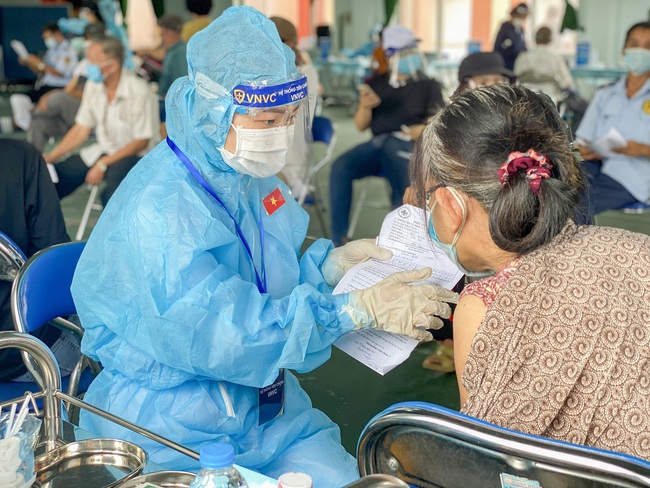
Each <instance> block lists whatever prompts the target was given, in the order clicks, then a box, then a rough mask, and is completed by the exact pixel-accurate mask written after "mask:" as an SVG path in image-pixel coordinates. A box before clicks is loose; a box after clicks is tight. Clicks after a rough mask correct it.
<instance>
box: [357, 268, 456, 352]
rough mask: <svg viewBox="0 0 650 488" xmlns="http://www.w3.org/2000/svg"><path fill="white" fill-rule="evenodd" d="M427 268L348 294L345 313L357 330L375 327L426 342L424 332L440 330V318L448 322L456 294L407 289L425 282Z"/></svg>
mask: <svg viewBox="0 0 650 488" xmlns="http://www.w3.org/2000/svg"><path fill="white" fill-rule="evenodd" d="M430 274H431V270H430V269H429V268H424V269H418V270H413V271H402V272H400V273H395V274H392V275H390V276H389V277H388V278H385V279H384V280H383V281H380V282H379V283H377V284H376V285H375V286H373V287H370V288H368V289H365V290H356V291H353V292H351V293H350V302H349V304H348V305H347V306H345V311H346V312H347V313H348V314H349V315H350V317H351V318H352V320H353V321H354V323H355V324H356V326H357V328H363V327H368V326H370V327H376V328H378V329H383V330H386V331H388V332H393V333H395V334H402V335H406V336H409V337H412V338H414V339H417V340H419V341H430V340H431V339H432V336H431V334H430V333H429V332H427V330H426V329H439V328H440V327H442V320H440V318H439V317H442V318H449V316H450V315H451V308H450V307H449V305H448V304H447V302H449V303H457V302H458V294H457V293H454V292H452V291H449V290H447V289H445V288H442V287H440V286H436V285H427V284H421V285H411V284H412V283H415V282H418V281H422V280H425V279H427V278H428V277H429V275H430Z"/></svg>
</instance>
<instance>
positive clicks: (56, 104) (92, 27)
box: [27, 23, 106, 152]
mask: <svg viewBox="0 0 650 488" xmlns="http://www.w3.org/2000/svg"><path fill="white" fill-rule="evenodd" d="M105 37H106V34H105V31H104V24H102V23H93V24H89V25H87V26H86V28H85V29H84V41H85V42H86V43H91V42H92V41H96V40H99V39H103V38H105ZM84 49H85V48H84ZM87 66H88V60H87V59H85V58H84V59H82V60H81V61H80V62H79V64H77V67H76V68H75V71H74V74H73V75H72V79H71V80H70V83H68V84H67V85H66V86H65V88H63V90H50V91H49V92H47V93H46V94H45V95H43V96H42V97H41V98H40V99H39V101H38V104H37V105H36V109H35V110H34V112H33V117H32V122H31V124H30V125H29V131H28V132H27V142H29V143H31V144H33V145H34V147H36V149H38V150H39V151H40V152H43V151H44V150H45V145H46V144H47V142H48V141H49V140H50V138H51V137H54V138H60V137H63V136H64V135H65V133H66V132H68V130H69V129H70V127H72V126H73V125H74V119H75V117H76V115H77V111H78V110H79V105H81V96H82V94H83V90H84V85H85V84H86V79H87V76H86V68H87Z"/></svg>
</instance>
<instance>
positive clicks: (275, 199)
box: [262, 188, 286, 215]
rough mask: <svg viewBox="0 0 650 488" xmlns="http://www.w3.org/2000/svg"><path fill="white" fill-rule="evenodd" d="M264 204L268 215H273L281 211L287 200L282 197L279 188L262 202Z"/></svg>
mask: <svg viewBox="0 0 650 488" xmlns="http://www.w3.org/2000/svg"><path fill="white" fill-rule="evenodd" d="M262 203H263V204H264V209H265V210H266V214H267V215H273V213H274V212H275V211H276V210H277V209H279V208H280V207H281V206H282V205H284V204H285V203H286V200H285V199H284V197H283V196H282V192H281V191H280V189H279V188H276V189H275V190H273V191H272V192H271V193H269V194H268V195H267V196H265V197H264V199H263V200H262Z"/></svg>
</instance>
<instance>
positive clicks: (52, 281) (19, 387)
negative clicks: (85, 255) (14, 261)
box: [0, 242, 99, 400]
mask: <svg viewBox="0 0 650 488" xmlns="http://www.w3.org/2000/svg"><path fill="white" fill-rule="evenodd" d="M84 246H85V242H75V243H66V244H58V245H55V246H51V247H48V248H47V249H43V250H42V251H39V252H38V253H36V254H34V255H33V256H32V257H31V258H30V259H29V260H28V261H27V262H26V263H25V266H23V267H22V268H21V269H20V271H19V273H18V276H17V277H16V280H15V281H14V284H13V287H12V290H11V313H12V317H13V319H14V325H15V327H16V330H17V331H18V332H22V333H30V332H34V331H36V330H38V329H40V328H41V327H43V326H44V325H45V324H47V323H48V322H51V323H53V324H55V325H57V326H58V327H60V328H62V329H65V330H70V331H72V332H73V333H74V334H76V335H77V336H78V337H80V338H81V336H82V335H83V329H82V328H81V327H80V326H78V325H76V324H74V323H72V322H70V321H68V320H65V319H63V318H61V317H65V316H68V315H72V314H75V313H76V307H75V305H74V302H73V300H72V294H71V293H70V285H71V283H72V276H73V274H74V270H75V267H76V265H77V262H78V261H79V256H80V255H81V252H82V251H83V248H84ZM23 359H24V360H25V364H26V366H27V368H28V369H29V370H30V372H31V373H32V375H33V376H34V377H35V378H36V379H37V383H24V382H23V383H19V382H7V383H3V384H2V385H1V386H0V399H1V400H6V399H10V398H16V397H19V396H21V395H22V394H23V393H24V392H25V391H32V392H37V391H40V390H41V387H40V386H39V385H42V380H41V374H40V372H39V369H38V366H37V365H36V363H35V362H34V360H33V359H32V358H31V356H29V355H28V354H26V353H25V354H23ZM86 366H90V370H89V369H85V368H86ZM98 371H99V367H98V366H97V364H96V363H94V361H91V360H89V359H88V358H85V357H83V356H82V358H81V359H80V361H79V363H78V364H77V365H76V367H75V369H74V370H73V371H72V373H71V374H70V376H66V377H64V378H63V379H62V389H63V390H64V391H67V392H68V393H69V394H70V395H73V396H76V395H77V394H78V393H81V392H84V391H86V389H87V388H88V385H90V382H91V381H92V379H93V378H94V374H93V372H94V373H97V372H98Z"/></svg>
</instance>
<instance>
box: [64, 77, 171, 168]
mask: <svg viewBox="0 0 650 488" xmlns="http://www.w3.org/2000/svg"><path fill="white" fill-rule="evenodd" d="M75 122H76V123H77V124H79V125H82V126H84V127H89V128H92V129H94V130H95V136H96V138H97V142H96V143H95V144H92V145H91V146H88V147H86V148H84V149H82V150H81V151H80V152H79V155H80V156H81V159H83V161H84V163H86V165H87V166H88V167H90V166H92V165H93V164H95V162H96V161H97V159H99V158H100V157H101V156H102V155H103V154H113V153H115V152H117V151H118V150H119V149H121V148H123V147H124V146H126V145H127V144H128V143H130V142H132V141H134V140H137V139H148V140H149V145H148V146H147V148H146V149H145V150H143V151H140V152H139V153H138V156H144V155H145V154H146V153H147V152H148V151H149V150H150V149H151V148H153V146H155V145H156V144H157V143H158V142H159V141H160V114H159V112H158V97H157V95H156V94H155V93H153V92H152V91H151V89H150V88H149V85H148V84H147V83H146V82H145V81H144V80H143V79H141V78H138V77H137V76H135V75H134V74H133V73H132V72H131V71H129V70H127V69H124V68H123V69H122V74H121V75H120V81H119V83H118V85H117V92H116V94H115V98H114V99H113V101H112V102H110V103H109V101H108V96H107V94H106V87H105V86H104V84H103V83H95V82H92V81H87V82H86V85H85V87H84V92H83V96H82V97H81V106H80V107H79V111H78V112H77V117H76V119H75Z"/></svg>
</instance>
